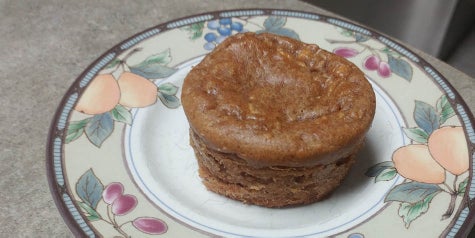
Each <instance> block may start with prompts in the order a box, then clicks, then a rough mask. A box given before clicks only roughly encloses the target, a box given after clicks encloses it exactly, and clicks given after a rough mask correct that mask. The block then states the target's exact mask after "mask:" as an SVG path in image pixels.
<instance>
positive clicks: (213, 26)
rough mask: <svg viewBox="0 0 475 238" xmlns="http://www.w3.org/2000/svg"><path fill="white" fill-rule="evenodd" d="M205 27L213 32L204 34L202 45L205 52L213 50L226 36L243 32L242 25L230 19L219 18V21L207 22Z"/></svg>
mask: <svg viewBox="0 0 475 238" xmlns="http://www.w3.org/2000/svg"><path fill="white" fill-rule="evenodd" d="M206 27H207V28H208V29H210V30H212V31H213V32H208V33H206V34H205V36H204V39H205V40H206V43H205V44H204V45H203V47H204V48H205V50H213V49H214V48H215V47H216V45H218V44H219V43H221V42H223V41H224V39H226V38H227V37H228V36H230V35H232V34H233V32H234V33H238V32H243V31H245V30H244V26H243V24H242V23H240V22H237V21H233V20H232V19H231V18H221V19H219V20H213V21H209V22H208V24H206Z"/></svg>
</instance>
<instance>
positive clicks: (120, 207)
mask: <svg viewBox="0 0 475 238" xmlns="http://www.w3.org/2000/svg"><path fill="white" fill-rule="evenodd" d="M136 206H137V198H136V197H135V196H134V195H130V194H126V195H122V196H120V197H118V198H117V199H116V200H115V201H114V202H113V203H112V213H114V214H115V215H118V216H122V215H125V214H127V213H129V212H130V211H132V210H133V209H134V208H135V207H136Z"/></svg>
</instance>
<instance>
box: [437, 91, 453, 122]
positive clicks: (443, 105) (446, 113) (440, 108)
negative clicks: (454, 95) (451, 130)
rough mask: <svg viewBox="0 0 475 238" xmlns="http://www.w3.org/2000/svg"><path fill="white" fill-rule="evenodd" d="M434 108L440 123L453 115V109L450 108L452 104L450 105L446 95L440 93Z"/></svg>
mask: <svg viewBox="0 0 475 238" xmlns="http://www.w3.org/2000/svg"><path fill="white" fill-rule="evenodd" d="M436 109H437V112H438V113H439V115H440V118H439V123H440V124H444V123H445V122H446V121H447V119H449V118H451V117H453V116H455V111H454V109H453V108H452V105H450V103H449V100H447V96H446V95H442V96H441V97H440V98H439V100H437V105H436Z"/></svg>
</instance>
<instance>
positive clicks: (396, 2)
mask: <svg viewBox="0 0 475 238" xmlns="http://www.w3.org/2000/svg"><path fill="white" fill-rule="evenodd" d="M306 2H309V3H311V4H314V5H316V6H318V7H322V8H324V9H327V10H330V11H333V12H335V13H337V14H341V15H343V16H345V17H348V18H350V19H352V20H355V21H357V22H360V23H362V24H365V25H367V26H370V27H372V28H374V29H376V30H378V31H380V32H383V33H386V34H388V35H390V36H392V37H395V38H397V39H399V40H401V41H403V42H405V43H407V44H409V45H412V46H414V47H416V48H418V49H420V50H422V51H424V52H426V53H428V54H431V55H433V56H436V57H439V58H442V59H445V58H446V57H448V56H449V55H450V53H451V52H452V51H453V50H454V47H456V46H457V44H456V43H457V42H460V41H461V40H462V38H463V37H464V36H465V35H466V33H468V31H469V30H470V29H471V24H472V23H473V22H474V20H475V1H474V0H384V1H381V0H358V1H352V0H333V1H328V0H306Z"/></svg>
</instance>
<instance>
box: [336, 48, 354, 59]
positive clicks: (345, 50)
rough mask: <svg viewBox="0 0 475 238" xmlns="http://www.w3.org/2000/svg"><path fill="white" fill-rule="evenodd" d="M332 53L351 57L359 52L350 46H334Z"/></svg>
mask: <svg viewBox="0 0 475 238" xmlns="http://www.w3.org/2000/svg"><path fill="white" fill-rule="evenodd" d="M333 53H335V54H336V55H339V56H341V57H345V58H351V57H354V56H356V55H357V54H359V53H360V52H358V51H357V50H355V49H352V48H347V47H341V48H336V49H335V50H333Z"/></svg>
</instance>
